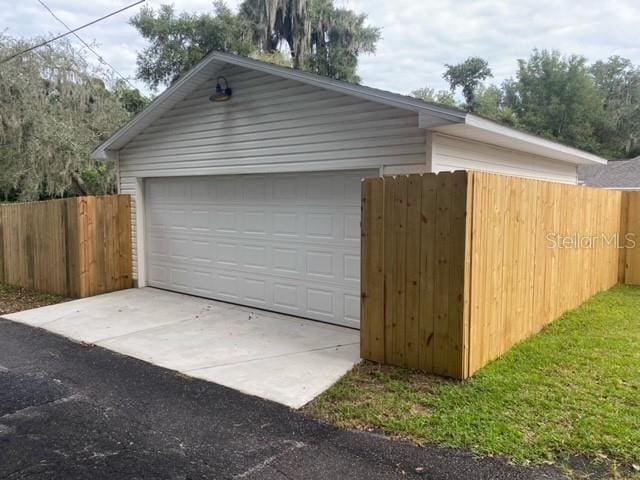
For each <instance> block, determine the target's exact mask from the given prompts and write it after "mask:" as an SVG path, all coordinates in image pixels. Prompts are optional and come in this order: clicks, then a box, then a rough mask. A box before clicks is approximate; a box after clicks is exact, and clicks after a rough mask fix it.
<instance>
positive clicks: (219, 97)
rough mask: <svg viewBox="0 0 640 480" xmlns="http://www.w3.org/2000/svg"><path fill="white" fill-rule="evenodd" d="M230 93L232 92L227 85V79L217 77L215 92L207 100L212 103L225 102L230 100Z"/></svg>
mask: <svg viewBox="0 0 640 480" xmlns="http://www.w3.org/2000/svg"><path fill="white" fill-rule="evenodd" d="M223 83H224V87H223ZM232 93H233V91H232V90H231V89H230V88H229V85H228V84H227V79H226V78H224V77H218V80H217V81H216V91H215V92H214V93H213V95H211V96H210V97H209V100H211V101H212V102H226V101H227V100H229V99H230V98H231V94H232Z"/></svg>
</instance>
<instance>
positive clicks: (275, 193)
mask: <svg viewBox="0 0 640 480" xmlns="http://www.w3.org/2000/svg"><path fill="white" fill-rule="evenodd" d="M375 174H376V172H375V170H373V171H371V170H355V171H333V172H316V173H304V174H296V173H294V174H266V175H218V176H199V177H170V178H150V179H146V180H145V185H144V190H145V202H144V203H145V206H146V213H145V218H146V235H145V237H146V249H145V250H146V263H147V272H148V273H147V275H148V278H147V281H148V284H149V285H150V286H153V287H158V288H164V289H167V290H172V291H177V292H181V293H189V294H193V295H198V296H202V297H206V298H211V299H215V300H222V301H227V302H231V303H237V304H242V305H249V306H253V307H257V308H261V309H265V310H272V311H276V312H281V313H285V314H290V315H297V316H301V317H305V318H311V319H315V320H321V321H325V322H330V323H334V324H338V325H343V326H348V327H356V328H357V327H358V326H359V317H360V181H361V179H362V178H364V177H366V176H372V175H375Z"/></svg>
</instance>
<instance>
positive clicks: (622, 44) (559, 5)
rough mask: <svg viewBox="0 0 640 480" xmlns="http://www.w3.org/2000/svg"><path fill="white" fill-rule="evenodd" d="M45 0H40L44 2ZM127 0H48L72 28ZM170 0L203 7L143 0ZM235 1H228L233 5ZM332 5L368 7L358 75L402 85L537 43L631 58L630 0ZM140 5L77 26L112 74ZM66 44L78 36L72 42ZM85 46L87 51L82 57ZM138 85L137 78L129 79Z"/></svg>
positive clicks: (19, 17)
mask: <svg viewBox="0 0 640 480" xmlns="http://www.w3.org/2000/svg"><path fill="white" fill-rule="evenodd" d="M45 1H46V0H45ZM128 3H130V2H129V1H128V0H92V1H91V2H84V1H74V2H71V1H69V0H49V1H47V4H48V5H49V7H50V8H51V9H52V10H53V11H54V12H55V13H56V14H57V15H58V16H59V17H60V18H62V19H63V20H64V21H65V22H66V23H67V24H69V25H70V26H73V27H76V26H79V25H81V24H83V23H86V22H88V21H91V20H93V19H94V18H97V17H100V16H102V15H104V14H106V13H108V12H110V11H113V10H116V9H118V8H121V7H122V6H124V5H127V4H128ZM161 3H173V4H174V5H175V7H176V9H178V10H189V11H211V9H212V2H211V0H173V1H171V0H166V1H165V2H163V1H161V0H148V1H147V2H146V4H147V5H150V6H154V7H157V6H159V5H160V4H161ZM239 3H240V0H233V1H229V2H228V4H229V5H230V6H232V7H236V6H237V5H238V4H239ZM336 3H337V4H338V5H340V6H344V7H347V8H351V9H354V10H356V11H358V12H364V13H368V15H369V22H370V23H371V24H372V25H377V26H379V27H381V28H382V37H383V38H382V40H381V41H380V43H379V45H378V51H377V53H376V54H375V55H370V56H364V57H362V58H361V60H360V71H359V73H360V76H361V77H362V79H363V83H365V84H367V85H370V86H374V87H378V88H383V89H385V90H392V91H396V92H401V93H409V92H410V91H411V90H414V89H416V88H419V87H421V86H424V85H426V84H428V85H431V86H433V87H436V88H446V84H445V82H444V80H443V79H442V72H443V70H444V64H445V63H457V62H459V61H462V60H464V59H465V58H467V57H469V56H476V55H477V56H481V57H484V58H486V59H487V60H489V63H490V65H491V67H492V69H493V72H494V74H495V77H496V78H495V79H494V81H497V82H499V81H502V80H503V79H505V78H507V77H509V76H511V75H513V73H514V71H515V68H516V59H518V58H526V57H527V56H528V55H529V54H530V52H531V50H532V49H533V48H535V47H537V48H547V49H554V48H555V49H558V50H560V51H562V52H563V53H577V54H581V55H584V56H586V57H587V58H589V59H591V60H594V59H600V58H606V57H608V56H610V55H613V54H618V55H622V56H625V57H628V58H630V59H631V60H632V61H633V62H634V63H636V64H640V44H638V42H637V25H638V23H640V10H639V9H638V8H637V0H609V1H607V2H602V1H601V0H583V1H581V2H579V3H576V2H575V0H519V1H517V2H514V1H511V0H473V1H472V0H466V1H461V0H429V1H424V0H423V1H420V0H394V1H393V2H390V1H386V0H336ZM139 8H140V7H135V8H134V9H131V10H129V11H127V12H123V13H121V14H119V15H117V16H114V17H111V18H109V19H107V20H105V21H104V22H101V23H99V24H97V25H94V26H91V27H89V28H87V29H85V30H82V31H81V32H79V33H80V35H81V36H82V37H83V38H84V39H85V40H86V41H87V42H94V41H95V42H96V43H97V45H98V48H97V50H98V51H99V52H100V54H101V55H102V56H103V57H104V58H105V59H107V60H108V61H109V62H110V63H111V64H113V65H114V66H115V67H116V68H117V69H118V70H119V71H120V72H122V73H123V74H125V75H127V76H131V77H133V76H134V74H135V67H136V65H135V56H136V52H137V51H138V50H140V49H141V48H143V47H144V41H143V40H142V38H140V36H139V35H138V34H137V32H136V31H135V29H133V27H131V26H130V25H128V23H127V22H128V19H129V18H130V17H131V15H133V14H134V13H135V11H137V10H138V9H139ZM0 28H3V29H6V31H7V33H9V34H11V35H17V36H34V35H41V36H42V35H44V36H48V35H50V34H54V33H60V32H63V31H64V27H62V26H61V25H60V24H59V23H57V22H56V20H55V19H53V18H52V17H51V16H50V15H49V13H48V12H47V11H46V10H45V9H44V8H43V7H42V6H41V5H40V4H39V3H38V2H37V0H24V1H22V2H19V3H16V2H14V1H9V0H0ZM74 42H77V41H76V40H74ZM91 55H92V54H90V53H88V52H87V56H88V57H89V56H91ZM138 84H139V85H140V86H142V85H141V84H140V83H138Z"/></svg>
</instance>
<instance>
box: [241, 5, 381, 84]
mask: <svg viewBox="0 0 640 480" xmlns="http://www.w3.org/2000/svg"><path fill="white" fill-rule="evenodd" d="M240 16H241V17H242V18H244V19H245V20H246V22H247V24H249V25H250V26H251V27H250V28H251V29H252V31H253V38H254V41H255V43H256V46H257V47H258V48H259V49H260V50H261V51H263V52H269V53H272V52H276V51H279V50H281V49H282V48H283V46H286V47H287V48H288V49H289V51H290V53H291V60H292V64H293V67H294V68H302V69H305V70H309V71H312V72H314V73H318V74H320V75H324V76H328V77H332V78H337V79H340V80H346V81H350V82H358V81H359V78H358V76H357V74H356V69H357V66H358V55H359V54H361V53H373V52H374V51H375V46H376V42H377V41H378V40H379V38H380V31H379V29H378V28H375V27H370V26H366V25H365V21H366V18H367V17H366V15H360V14H356V13H355V12H353V11H351V10H347V9H344V8H336V7H335V6H334V4H333V0H245V1H244V2H243V3H242V5H241V7H240Z"/></svg>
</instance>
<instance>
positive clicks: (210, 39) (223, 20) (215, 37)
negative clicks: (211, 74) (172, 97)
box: [130, 1, 255, 89]
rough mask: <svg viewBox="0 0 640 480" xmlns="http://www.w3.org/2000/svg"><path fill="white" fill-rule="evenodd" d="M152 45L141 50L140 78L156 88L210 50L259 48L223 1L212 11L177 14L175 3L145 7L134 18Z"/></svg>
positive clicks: (247, 51)
mask: <svg viewBox="0 0 640 480" xmlns="http://www.w3.org/2000/svg"><path fill="white" fill-rule="evenodd" d="M130 23H131V25H133V26H134V27H135V28H136V29H137V30H138V32H140V34H141V35H142V36H143V37H144V39H145V40H147V41H148V42H149V43H150V45H149V46H148V47H146V48H145V49H144V50H143V51H142V52H140V53H138V59H137V64H138V71H137V76H138V78H139V79H141V80H143V81H144V82H146V83H147V84H148V85H149V86H150V87H151V88H152V89H157V88H158V86H159V85H160V84H169V83H171V82H173V81H175V80H176V79H178V78H179V77H180V76H181V75H182V74H184V73H185V72H187V71H188V70H189V69H190V68H191V67H192V66H193V65H195V64H196V63H198V61H200V59H202V57H204V56H205V55H206V54H207V53H208V52H209V51H210V50H221V51H224V52H232V53H237V54H239V55H249V54H250V53H252V52H253V51H255V48H254V45H253V43H252V41H251V37H250V32H249V29H248V27H247V26H246V25H245V24H244V22H243V21H242V19H240V18H239V17H238V16H237V15H234V14H233V12H232V11H231V10H230V9H229V8H228V7H227V6H226V5H225V4H224V3H223V2H220V1H218V2H215V3H214V12H213V15H211V14H208V13H201V14H195V13H186V12H182V13H180V14H177V13H176V12H175V10H174V8H173V6H171V5H161V6H160V9H159V10H158V11H156V10H154V9H153V8H151V7H147V6H145V7H143V8H142V9H141V10H140V12H138V13H137V14H136V15H135V16H134V17H132V18H131V20H130Z"/></svg>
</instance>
